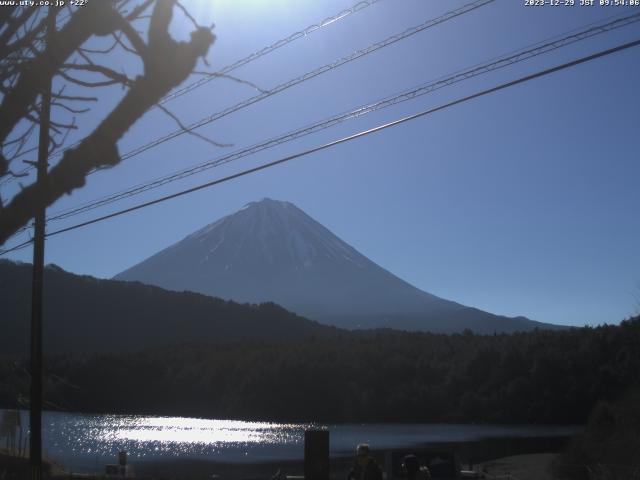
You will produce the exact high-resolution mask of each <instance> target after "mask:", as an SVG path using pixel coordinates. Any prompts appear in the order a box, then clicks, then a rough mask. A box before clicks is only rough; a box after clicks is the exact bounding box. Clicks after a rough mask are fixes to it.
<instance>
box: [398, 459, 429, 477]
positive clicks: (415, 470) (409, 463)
mask: <svg viewBox="0 0 640 480" xmlns="http://www.w3.org/2000/svg"><path fill="white" fill-rule="evenodd" d="M402 471H403V472H404V473H405V475H406V476H407V480H431V473H430V472H429V469H428V468H427V467H422V468H421V467H420V461H419V460H418V457H416V456H415V455H413V454H409V455H405V457H404V458H403V459H402Z"/></svg>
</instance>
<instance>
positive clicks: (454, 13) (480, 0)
mask: <svg viewBox="0 0 640 480" xmlns="http://www.w3.org/2000/svg"><path fill="white" fill-rule="evenodd" d="M493 1H495V0H475V1H473V2H471V3H468V4H466V5H463V6H462V7H460V8H457V9H455V10H451V11H449V12H447V13H445V14H443V15H441V16H439V17H437V18H434V19H431V20H427V21H425V22H423V23H421V24H419V25H416V26H413V27H410V28H407V29H406V30H404V31H402V32H400V33H397V34H395V35H392V36H390V37H387V38H386V39H384V40H382V41H380V42H376V43H374V44H372V45H370V46H368V47H366V48H364V49H361V50H357V51H355V52H353V53H351V54H349V55H347V56H345V57H342V58H340V59H338V60H336V61H334V62H332V63H328V64H326V65H323V66H321V67H319V68H316V69H315V70H312V71H310V72H307V73H305V74H303V75H300V76H299V77H296V78H293V79H291V80H289V81H287V82H284V83H281V84H280V85H278V86H276V87H274V88H272V89H270V90H266V91H264V92H261V93H259V94H258V95H255V96H253V97H249V98H247V99H245V100H243V101H241V102H239V103H236V104H235V105H232V106H230V107H227V108H225V109H224V110H220V111H218V112H216V113H213V114H211V115H209V116H207V117H205V118H202V119H201V120H198V121H196V122H194V123H192V124H190V125H188V126H187V127H186V128H181V129H179V130H175V131H173V132H171V133H169V134H167V135H164V136H162V137H159V138H157V139H156V140H153V141H151V142H149V143H146V144H144V145H141V146H139V147H137V148H134V149H133V150H130V151H129V152H127V153H125V154H124V155H122V156H121V157H120V158H121V160H126V159H128V158H131V157H134V156H136V155H139V154H140V153H142V152H145V151H147V150H149V149H151V148H154V147H156V146H158V145H160V144H162V143H165V142H167V141H169V140H173V139H174V138H177V137H179V136H181V135H184V134H186V133H189V132H191V131H193V130H195V129H197V128H200V127H203V126H205V125H208V124H210V123H213V122H215V121H216V120H220V119H221V118H223V117H226V116H227V115H230V114H231V113H234V112H237V111H238V110H241V109H243V108H246V107H248V106H250V105H253V104H255V103H257V102H260V101H262V100H265V99H267V98H269V97H272V96H274V95H276V94H278V93H281V92H283V91H285V90H288V89H289V88H291V87H294V86H296V85H299V84H301V83H303V82H306V81H308V80H311V79H312V78H315V77H317V76H319V75H322V74H323V73H326V72H329V71H331V70H334V69H336V68H339V67H341V66H343V65H346V64H347V63H350V62H352V61H354V60H357V59H359V58H361V57H364V56H366V55H369V54H371V53H373V52H376V51H378V50H380V49H382V48H385V47H388V46H389V45H393V44H394V43H396V42H399V41H401V40H404V39H406V38H409V37H411V36H413V35H415V34H417V33H420V32H422V31H424V30H426V29H428V28H431V27H434V26H436V25H439V24H441V23H444V22H446V21H448V20H451V19H453V18H456V17H458V16H460V15H463V14H465V13H468V12H470V11H472V10H475V9H477V8H480V7H482V6H484V5H487V4H489V3H491V2H493ZM97 171H99V170H93V171H92V172H90V173H89V175H91V174H92V173H95V172H97Z"/></svg>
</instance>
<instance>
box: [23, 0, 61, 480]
mask: <svg viewBox="0 0 640 480" xmlns="http://www.w3.org/2000/svg"><path fill="white" fill-rule="evenodd" d="M55 21H56V11H55V9H54V7H49V12H48V18H47V37H48V39H47V49H46V52H47V53H49V54H50V52H51V44H50V42H49V41H48V40H49V39H50V38H51V34H52V33H53V31H54V30H55ZM47 53H45V55H46V54H47ZM40 98H41V107H40V132H39V133H40V137H39V139H38V142H39V144H38V164H37V166H38V178H37V184H38V186H39V191H40V205H39V206H38V207H37V211H36V214H35V217H34V222H35V223H34V239H33V283H32V289H31V401H30V402H29V404H30V405H29V407H30V409H29V430H30V434H31V437H30V443H29V463H30V464H31V479H32V480H40V479H41V478H42V277H43V272H44V228H45V210H46V206H45V195H44V187H45V185H46V176H47V167H48V163H47V160H48V156H49V118H50V114H51V76H49V77H48V78H47V79H46V81H45V84H44V88H43V90H42V94H41V97H40Z"/></svg>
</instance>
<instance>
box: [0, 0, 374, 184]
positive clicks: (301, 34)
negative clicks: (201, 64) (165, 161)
mask: <svg viewBox="0 0 640 480" xmlns="http://www.w3.org/2000/svg"><path fill="white" fill-rule="evenodd" d="M380 1H382V0H362V1H360V2H358V3H356V4H354V5H353V6H352V7H350V8H345V9H344V10H341V11H340V12H338V13H336V14H334V15H331V16H329V17H327V18H325V19H324V20H322V21H320V22H318V23H314V24H311V25H309V26H307V27H306V28H303V29H302V30H299V31H297V32H294V33H292V34H291V35H289V36H287V37H284V38H281V39H280V40H278V41H276V42H274V43H272V44H271V45H268V46H266V47H263V48H261V49H260V50H257V51H255V52H253V53H251V54H249V55H247V56H246V57H244V58H241V59H239V60H236V61H235V62H233V63H231V64H229V65H227V66H225V67H223V68H221V69H220V70H218V71H216V72H213V73H211V74H209V75H207V76H206V77H203V78H201V79H199V80H197V81H195V82H193V83H191V84H189V85H186V86H185V87H183V88H181V89H179V90H176V91H175V92H172V93H170V94H168V95H165V96H164V97H163V98H162V99H161V100H160V102H159V103H160V104H163V103H166V102H169V101H171V100H173V99H175V98H178V97H181V96H182V95H184V94H186V93H189V92H190V91H192V90H194V89H196V88H198V87H201V86H202V85H205V84H207V83H209V82H210V81H212V80H215V79H216V78H220V77H221V76H224V75H227V74H229V73H231V72H232V71H234V70H236V69H238V68H240V67H242V66H244V65H247V64H248V63H251V62H253V61H255V60H257V59H259V58H261V57H264V56H265V55H268V54H270V53H272V52H274V51H276V50H278V49H280V48H282V47H284V46H286V45H288V44H290V43H292V42H295V41H296V40H298V39H300V38H305V37H307V36H308V35H310V34H312V33H314V32H316V31H318V30H321V29H322V28H324V27H326V26H328V25H331V24H332V23H334V22H337V21H338V20H342V19H343V18H345V17H348V16H349V15H353V14H354V13H358V12H360V11H362V10H364V9H365V8H367V7H370V6H371V5H374V4H376V3H378V2H380ZM70 16H71V14H68V15H67V16H66V17H65V18H64V19H63V20H66V19H67V18H69V17H70ZM79 144H80V142H75V143H73V144H72V145H70V146H69V147H67V148H65V149H64V150H62V151H60V152H58V154H57V155H55V156H59V155H61V154H63V153H64V152H65V151H66V150H68V149H70V148H74V147H76V146H78V145H79ZM37 149H38V147H33V148H30V149H27V150H25V151H23V152H21V153H20V154H19V155H18V157H17V158H20V157H22V156H24V155H26V154H28V153H31V152H34V151H36V150H37ZM33 168H34V167H33V166H28V167H25V168H24V169H23V170H21V171H20V172H18V175H22V174H26V173H28V172H29V171H31V170H32V169H33ZM13 180H14V178H13V177H6V178H5V179H4V180H3V181H0V186H2V185H4V184H7V183H9V182H11V181H13Z"/></svg>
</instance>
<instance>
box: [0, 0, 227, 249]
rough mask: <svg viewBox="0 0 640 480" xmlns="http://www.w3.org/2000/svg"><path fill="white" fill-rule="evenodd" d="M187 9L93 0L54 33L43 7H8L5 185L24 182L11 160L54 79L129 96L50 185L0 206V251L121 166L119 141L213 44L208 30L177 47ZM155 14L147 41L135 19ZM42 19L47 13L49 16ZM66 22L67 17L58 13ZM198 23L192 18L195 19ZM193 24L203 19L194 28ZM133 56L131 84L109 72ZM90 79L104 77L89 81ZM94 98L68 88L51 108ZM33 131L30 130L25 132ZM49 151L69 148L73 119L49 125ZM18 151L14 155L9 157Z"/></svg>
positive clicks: (70, 153) (0, 27) (4, 28)
mask: <svg viewBox="0 0 640 480" xmlns="http://www.w3.org/2000/svg"><path fill="white" fill-rule="evenodd" d="M178 7H179V8H181V9H182V10H183V11H184V12H185V14H186V15H187V17H189V18H191V17H190V16H189V15H188V13H187V12H186V11H185V10H184V8H183V7H182V6H181V5H180V4H179V3H177V2H176V1H175V0H145V1H141V2H138V3H133V2H131V1H130V0H119V1H90V2H88V3H87V4H86V6H84V7H81V8H77V9H76V10H73V11H72V12H71V15H70V16H69V17H68V19H66V20H65V21H63V22H62V27H61V28H60V29H59V30H58V29H56V30H55V31H53V32H50V33H47V34H46V41H45V30H46V28H45V25H46V23H47V12H46V11H45V10H39V9H37V8H29V7H16V8H13V9H12V8H3V9H1V11H0V64H1V65H2V73H0V82H1V83H0V88H1V92H0V93H1V94H2V101H1V103H0V142H1V143H2V150H1V151H0V179H2V177H5V176H8V175H9V176H10V175H13V176H17V175H20V172H19V171H16V172H14V171H13V168H15V167H14V165H12V162H14V161H17V158H18V156H19V155H20V154H21V153H24V151H23V148H24V145H25V143H26V141H27V140H28V138H29V136H30V135H31V132H32V131H33V130H34V127H35V126H37V124H38V121H39V118H38V115H39V110H40V105H39V104H38V99H39V95H40V93H41V92H42V89H43V86H44V85H45V81H46V78H47V77H48V76H50V75H53V76H54V77H57V80H61V81H62V82H64V83H65V85H66V84H69V85H71V84H73V85H79V86H81V87H92V88H99V87H105V86H110V85H116V84H121V85H122V86H123V87H124V88H126V89H127V93H126V94H125V95H124V97H123V98H122V99H121V100H120V101H119V102H118V103H117V105H115V107H114V108H113V109H112V110H111V111H110V112H109V113H108V114H107V115H106V116H105V117H104V118H103V120H102V121H101V122H100V123H99V124H98V125H97V127H96V128H95V129H94V130H93V131H91V132H90V133H88V134H87V135H86V136H85V137H84V138H83V139H82V140H81V141H79V142H77V143H76V144H74V145H73V146H72V148H68V149H66V150H65V151H64V154H63V155H62V158H61V159H60V161H59V162H57V163H56V164H55V165H54V166H53V167H52V168H51V169H50V171H49V174H48V177H47V181H46V184H45V185H44V186H43V187H42V188H41V187H40V186H39V185H37V184H36V183H32V184H31V185H29V186H26V187H25V188H23V189H22V190H21V191H20V192H19V193H17V194H16V195H15V196H14V197H13V198H12V199H11V200H10V201H9V203H8V204H6V205H3V202H2V200H0V245H2V244H4V243H5V242H6V240H7V239H8V238H9V237H10V236H11V235H13V234H14V233H16V232H17V231H18V230H19V229H20V228H21V227H23V226H24V225H26V224H27V223H28V221H29V220H30V219H31V218H33V216H34V212H35V211H36V210H37V209H38V208H39V207H41V206H42V205H45V206H49V205H51V204H52V203H54V202H55V201H56V200H58V199H59V198H60V197H62V196H63V195H65V194H69V193H71V192H72V191H73V190H74V189H77V188H80V187H82V186H83V185H84V184H85V177H86V175H87V174H88V173H89V172H90V171H92V170H95V169H99V168H108V167H112V166H114V165H117V164H118V163H119V162H120V161H121V158H120V155H119V152H118V147H117V142H118V140H120V139H121V138H122V136H123V135H124V134H125V133H126V132H127V131H128V130H129V128H131V126H132V125H133V124H134V123H135V122H136V121H137V120H138V119H140V117H142V116H143V115H144V113H145V112H146V111H147V110H149V109H150V108H151V107H152V106H153V105H155V104H157V103H158V101H159V100H160V99H161V98H162V97H164V96H165V95H166V94H167V93H168V92H169V91H170V90H171V89H173V88H174V87H176V86H177V85H179V84H180V83H182V82H183V81H184V80H185V79H186V78H187V77H188V76H189V75H190V74H191V73H192V72H193V70H194V68H195V66H196V63H197V61H198V59H199V58H201V57H204V56H205V55H206V54H207V52H208V50H209V47H210V46H211V45H212V44H213V42H214V41H215V36H214V35H213V33H212V32H211V29H210V28H208V27H201V26H198V25H196V26H195V29H194V30H193V31H192V32H191V38H190V41H188V42H180V41H176V40H174V39H173V38H172V37H171V35H170V34H169V31H168V30H169V24H170V22H171V19H172V16H173V12H174V9H175V8H178ZM149 11H150V12H151V13H150V18H149V20H148V27H147V28H148V29H147V35H146V41H145V39H144V38H143V37H144V35H141V34H140V33H139V32H138V31H137V30H136V26H135V25H134V22H136V21H140V20H141V21H146V17H145V15H147V14H148V12H149ZM43 12H44V13H43ZM51 12H53V13H51V14H53V15H56V16H57V17H62V15H63V13H62V12H64V10H51ZM191 20H193V19H191ZM194 24H195V22H194ZM107 36H110V37H112V39H113V43H112V45H111V46H110V47H108V48H105V49H102V50H97V49H93V50H92V49H89V48H87V46H86V43H87V41H89V40H90V39H91V38H95V37H107ZM116 51H120V52H123V51H124V52H127V53H129V54H132V55H136V56H137V57H139V58H140V59H141V60H142V63H143V69H142V73H141V74H140V75H138V76H137V77H135V78H128V77H127V76H126V75H125V74H123V73H120V72H118V71H116V70H115V69H113V68H112V67H110V66H109V65H108V59H109V57H110V56H111V55H113V53H114V52H116ZM87 75H94V76H95V75H97V76H99V77H101V78H99V79H98V80H96V79H95V77H93V79H91V80H87V79H86V78H87ZM95 100H97V98H96V97H88V96H79V95H74V94H70V93H69V92H68V91H65V90H64V88H61V89H57V90H56V91H54V93H53V105H54V106H59V107H60V108H62V109H64V110H66V111H67V112H68V113H73V114H75V113H77V114H79V113H82V112H83V111H85V110H86V109H80V108H77V104H78V103H79V102H90V101H95ZM25 125H26V126H25ZM51 126H52V128H51V129H52V134H51V136H50V137H51V140H50V144H51V145H50V149H51V150H52V149H55V148H57V147H59V146H60V145H61V143H62V142H61V138H64V137H65V133H67V132H68V131H69V130H70V129H75V128H76V125H75V124H74V123H73V122H70V123H66V124H65V123H60V122H57V121H56V119H54V121H53V122H52V124H51ZM8 151H11V155H9V154H8V153H7V152H8Z"/></svg>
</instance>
